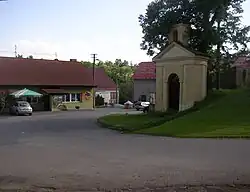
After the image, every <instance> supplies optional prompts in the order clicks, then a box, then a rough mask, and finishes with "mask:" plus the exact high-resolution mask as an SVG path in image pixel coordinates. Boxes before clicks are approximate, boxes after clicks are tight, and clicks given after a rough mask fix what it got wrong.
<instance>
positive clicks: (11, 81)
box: [0, 57, 93, 86]
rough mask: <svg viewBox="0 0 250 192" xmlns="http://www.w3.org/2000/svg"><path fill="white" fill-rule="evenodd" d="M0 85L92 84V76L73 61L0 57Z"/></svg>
mask: <svg viewBox="0 0 250 192" xmlns="http://www.w3.org/2000/svg"><path fill="white" fill-rule="evenodd" d="M0 85H7V86H8V85H21V86H22V85H31V86H33V85H34V86H36V85H54V86H60V85H65V86H92V85H93V78H92V74H90V73H89V71H88V70H86V68H85V67H84V66H83V65H82V64H80V63H79V62H75V61H56V60H43V59H20V58H12V57H0Z"/></svg>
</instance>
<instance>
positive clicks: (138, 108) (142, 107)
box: [134, 101, 150, 111]
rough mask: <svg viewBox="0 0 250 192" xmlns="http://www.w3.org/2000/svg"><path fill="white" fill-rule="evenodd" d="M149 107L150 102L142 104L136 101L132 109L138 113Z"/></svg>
mask: <svg viewBox="0 0 250 192" xmlns="http://www.w3.org/2000/svg"><path fill="white" fill-rule="evenodd" d="M149 105H150V102H143V101H137V102H136V103H135V104H134V107H135V109H136V110H137V111H140V110H143V111H144V109H145V108H148V107H149Z"/></svg>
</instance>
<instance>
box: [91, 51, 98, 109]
mask: <svg viewBox="0 0 250 192" xmlns="http://www.w3.org/2000/svg"><path fill="white" fill-rule="evenodd" d="M91 56H92V58H93V66H92V78H93V85H94V86H95V62H96V60H97V58H96V56H97V54H96V53H93V54H91ZM94 108H95V88H93V109H94Z"/></svg>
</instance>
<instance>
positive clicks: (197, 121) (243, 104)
mask: <svg viewBox="0 0 250 192" xmlns="http://www.w3.org/2000/svg"><path fill="white" fill-rule="evenodd" d="M225 94H226V95H225V96H224V97H223V98H221V99H219V100H217V101H216V102H212V103H211V104H210V105H208V106H206V107H204V108H202V109H201V110H198V111H196V112H193V113H190V114H187V115H185V116H183V117H180V118H178V119H175V120H173V121H168V122H165V123H164V124H162V125H159V126H156V127H152V128H149V129H144V130H141V131H137V133H144V134H150V135H161V136H172V137H197V138H198V137H207V138H214V137H236V138H238V137H250V91H249V90H235V91H227V92H225Z"/></svg>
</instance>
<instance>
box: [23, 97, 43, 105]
mask: <svg viewBox="0 0 250 192" xmlns="http://www.w3.org/2000/svg"><path fill="white" fill-rule="evenodd" d="M20 100H22V101H27V102H28V103H30V104H36V103H39V97H22V98H21V99H20Z"/></svg>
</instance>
